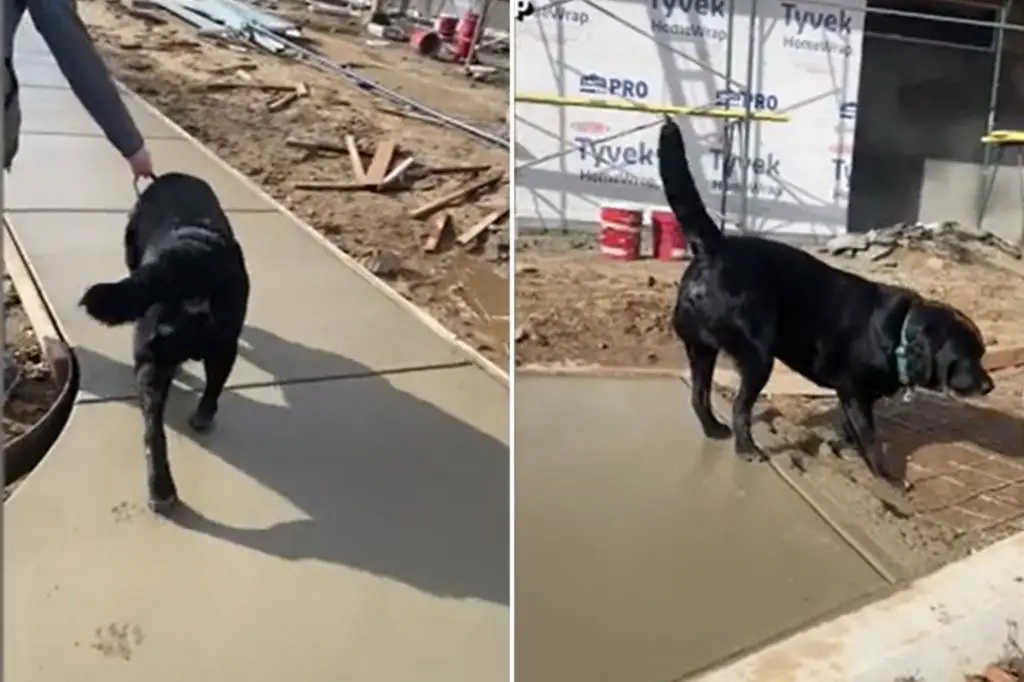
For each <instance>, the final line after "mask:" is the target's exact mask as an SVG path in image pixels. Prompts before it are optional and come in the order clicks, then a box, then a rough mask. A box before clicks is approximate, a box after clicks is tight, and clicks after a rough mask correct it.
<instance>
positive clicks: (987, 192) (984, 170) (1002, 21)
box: [978, 0, 1013, 229]
mask: <svg viewBox="0 0 1024 682" xmlns="http://www.w3.org/2000/svg"><path fill="white" fill-rule="evenodd" d="M1012 7H1013V0H1004V1H1003V2H1002V4H1001V5H1000V7H999V24H998V27H997V29H996V47H995V50H996V56H995V60H994V63H993V64H992V82H991V85H990V86H989V95H988V117H987V120H986V121H985V137H986V138H988V137H989V136H991V135H992V131H993V129H994V128H995V125H996V108H997V107H998V105H999V80H1000V78H1001V76H1002V70H1003V40H1004V38H1005V34H1006V28H1007V23H1006V22H1007V19H1008V18H1009V16H1010V9H1011V8H1012ZM983 153H984V156H983V157H982V161H981V177H982V183H983V187H984V191H983V192H982V195H981V201H980V202H979V206H978V229H981V226H982V223H984V222H985V212H986V211H987V210H988V202H989V199H990V198H991V197H992V190H993V189H995V184H996V171H997V170H998V164H999V162H1000V161H1001V160H1002V148H1001V147H1000V148H998V149H994V148H993V145H991V144H985V147H984V152H983ZM993 153H995V157H994V158H995V163H996V165H995V166H992V161H993Z"/></svg>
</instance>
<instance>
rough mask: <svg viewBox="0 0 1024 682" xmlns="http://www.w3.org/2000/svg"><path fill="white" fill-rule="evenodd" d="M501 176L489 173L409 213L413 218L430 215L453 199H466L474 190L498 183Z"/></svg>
mask: <svg viewBox="0 0 1024 682" xmlns="http://www.w3.org/2000/svg"><path fill="white" fill-rule="evenodd" d="M501 177H502V176H501V174H500V173H498V174H495V175H489V176H487V177H486V178H483V179H482V180H477V181H476V182H472V183H470V184H468V185H466V186H464V187H461V188H459V189H457V190H455V191H454V192H449V193H448V194H445V195H444V196H440V197H438V198H436V199H433V200H431V201H428V202H427V203H425V204H423V205H422V206H420V207H419V208H417V209H415V210H413V211H412V212H411V213H410V214H409V215H410V216H412V217H413V218H423V217H425V216H428V215H430V214H431V213H433V212H434V211H436V210H438V209H440V208H444V207H445V206H447V205H448V204H450V203H452V202H453V201H459V200H461V199H464V198H465V197H467V196H469V195H470V194H472V193H474V192H477V191H479V190H482V189H483V188H485V187H487V186H489V185H493V184H494V183H496V182H498V181H499V180H501Z"/></svg>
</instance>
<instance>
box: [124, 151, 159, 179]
mask: <svg viewBox="0 0 1024 682" xmlns="http://www.w3.org/2000/svg"><path fill="white" fill-rule="evenodd" d="M128 166H129V167H130V168H131V169H132V176H133V179H134V180H135V181H138V180H139V179H141V178H153V177H155V176H156V174H155V173H154V172H153V159H152V158H150V156H149V150H148V149H146V148H145V147H143V148H142V149H140V150H139V151H137V152H135V153H134V154H132V155H131V156H129V157H128Z"/></svg>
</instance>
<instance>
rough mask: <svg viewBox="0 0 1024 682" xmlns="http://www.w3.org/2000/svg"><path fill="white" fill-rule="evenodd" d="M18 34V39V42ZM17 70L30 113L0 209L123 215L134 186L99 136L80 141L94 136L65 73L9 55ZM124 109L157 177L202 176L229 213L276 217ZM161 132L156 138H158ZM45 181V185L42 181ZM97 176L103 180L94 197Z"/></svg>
mask: <svg viewBox="0 0 1024 682" xmlns="http://www.w3.org/2000/svg"><path fill="white" fill-rule="evenodd" d="M20 38H21V34H19V40H20ZM15 69H16V71H17V74H18V82H19V84H20V85H21V89H22V91H23V92H22V94H21V95H20V96H21V97H22V98H24V99H25V101H26V107H27V108H28V111H27V112H26V115H25V117H24V118H25V119H26V120H25V121H24V129H23V132H25V133H26V134H24V135H23V136H22V138H21V144H20V147H19V151H18V156H17V158H16V159H15V161H14V164H13V166H12V168H11V173H10V174H9V176H8V177H7V178H6V180H5V195H4V210H5V211H7V212H17V211H40V210H44V211H128V210H129V209H130V208H131V206H132V204H133V203H134V202H135V188H134V187H133V185H132V181H131V177H130V176H129V175H128V172H127V166H126V164H125V161H124V159H122V158H121V156H120V154H118V153H117V152H116V151H115V150H114V149H113V148H112V147H111V145H110V143H109V142H108V141H107V140H106V138H105V137H103V136H102V135H96V136H83V135H82V131H83V130H95V129H96V127H95V124H94V123H93V122H92V120H91V119H90V117H89V115H88V114H87V113H86V111H85V110H84V109H83V108H82V107H81V106H80V105H78V104H77V103H76V102H75V101H74V96H73V95H72V94H71V91H70V89H68V87H67V81H66V80H65V79H64V75H63V74H62V73H61V72H60V70H59V69H58V68H57V64H56V63H55V62H53V61H52V60H49V59H45V58H39V57H35V56H33V57H29V58H24V57H22V56H21V55H20V54H18V55H16V56H15ZM58 95H63V96H64V98H65V99H64V100H63V101H64V103H66V104H67V108H66V109H65V110H64V115H63V117H61V116H60V115H59V111H53V110H51V111H50V112H49V113H44V114H43V118H42V119H41V120H39V121H36V122H33V123H29V121H28V120H27V119H28V114H29V113H31V111H32V107H34V106H36V104H34V102H39V101H40V98H53V97H56V96H58ZM129 106H130V107H131V111H132V113H133V115H137V116H139V120H140V127H141V130H142V131H143V132H144V134H146V137H147V139H146V145H147V146H148V147H149V150H150V152H151V153H152V155H153V160H154V164H155V165H156V166H157V171H158V172H160V173H166V172H170V171H184V172H189V173H195V174H197V175H202V176H203V177H204V178H205V179H206V180H207V182H209V183H210V184H211V185H212V186H213V187H214V189H215V190H216V191H217V194H218V196H219V197H220V200H221V203H222V204H223V205H224V208H226V209H228V210H235V211H274V210H275V209H274V207H272V206H270V205H269V204H268V203H267V202H266V201H265V200H264V199H263V198H262V197H260V196H259V195H258V194H256V193H255V192H253V191H252V190H251V189H250V188H249V187H247V186H246V185H245V183H243V182H242V180H241V179H240V178H238V177H236V176H235V175H233V174H232V173H231V172H230V171H228V170H227V169H225V168H223V167H222V166H220V165H218V164H213V163H211V162H210V159H209V157H208V156H207V155H205V154H204V153H203V152H202V151H200V150H199V149H197V148H196V147H195V145H193V144H192V142H191V141H189V140H186V139H184V138H182V137H181V136H179V135H175V134H174V133H175V131H174V130H173V129H172V128H170V127H169V126H167V125H166V124H163V123H162V121H160V120H159V119H158V118H157V117H156V116H154V115H153V114H152V113H150V112H147V111H145V109H144V107H142V106H141V105H139V104H138V103H136V102H130V104H129ZM33 126H45V127H46V130H43V131H42V132H45V133H47V134H45V135H38V134H37V135H32V134H29V133H31V132H32V128H33ZM161 129H162V132H158V131H160V130H161ZM41 178H43V179H45V181H43V182H41V181H40V179H41ZM96 178H109V180H107V181H105V182H104V183H103V190H102V191H97V181H96Z"/></svg>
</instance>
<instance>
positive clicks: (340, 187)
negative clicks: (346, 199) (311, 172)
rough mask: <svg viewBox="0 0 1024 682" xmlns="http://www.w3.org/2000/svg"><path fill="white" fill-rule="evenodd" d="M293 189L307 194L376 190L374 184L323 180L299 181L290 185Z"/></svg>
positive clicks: (375, 184)
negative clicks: (307, 192)
mask: <svg viewBox="0 0 1024 682" xmlns="http://www.w3.org/2000/svg"><path fill="white" fill-rule="evenodd" d="M292 187H293V188H295V189H304V190H306V191H309V192H323V191H335V192H353V191H358V190H361V189H376V188H377V183H375V182H330V181H323V180H300V181H299V182H295V183H292Z"/></svg>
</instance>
